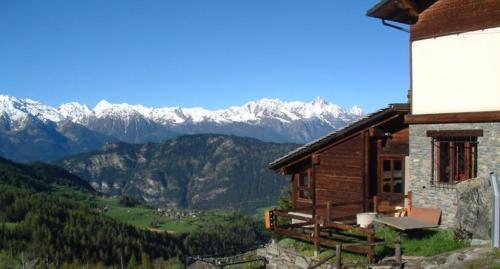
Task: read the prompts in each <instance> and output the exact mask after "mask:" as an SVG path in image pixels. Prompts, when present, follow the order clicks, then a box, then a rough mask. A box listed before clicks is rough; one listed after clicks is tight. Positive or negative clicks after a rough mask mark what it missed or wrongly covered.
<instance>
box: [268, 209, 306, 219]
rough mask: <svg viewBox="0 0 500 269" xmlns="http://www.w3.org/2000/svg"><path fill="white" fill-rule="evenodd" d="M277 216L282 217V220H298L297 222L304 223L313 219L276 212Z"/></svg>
mask: <svg viewBox="0 0 500 269" xmlns="http://www.w3.org/2000/svg"><path fill="white" fill-rule="evenodd" d="M274 215H275V216H278V217H282V218H287V219H296V220H303V221H311V220H312V218H309V217H304V216H299V215H294V214H290V213H284V212H279V211H275V212H274Z"/></svg>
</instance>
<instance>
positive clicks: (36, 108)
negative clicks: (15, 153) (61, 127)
mask: <svg viewBox="0 0 500 269" xmlns="http://www.w3.org/2000/svg"><path fill="white" fill-rule="evenodd" d="M0 115H2V116H3V117H6V118H7V119H8V120H9V121H10V122H9V123H10V126H11V127H12V128H13V129H21V128H23V127H24V125H23V124H24V122H25V121H26V120H27V119H28V118H29V117H30V116H31V117H33V118H35V119H38V120H40V121H42V122H44V123H48V122H49V121H52V122H58V121H60V120H61V114H60V112H59V111H58V110H57V109H55V108H53V107H50V106H46V105H43V104H41V103H39V102H36V101H33V100H30V99H19V98H17V97H14V96H7V95H0Z"/></svg>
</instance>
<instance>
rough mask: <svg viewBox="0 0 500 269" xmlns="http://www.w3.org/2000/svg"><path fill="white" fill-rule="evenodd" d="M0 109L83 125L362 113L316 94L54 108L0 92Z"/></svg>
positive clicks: (13, 115)
mask: <svg viewBox="0 0 500 269" xmlns="http://www.w3.org/2000/svg"><path fill="white" fill-rule="evenodd" d="M0 112H1V113H2V114H3V115H4V116H7V117H8V118H10V119H11V122H12V123H16V122H18V121H20V120H23V119H25V118H26V117H28V116H33V117H36V118H37V119H39V120H41V121H43V122H47V121H52V122H56V123H57V122H60V121H64V120H69V121H71V122H74V123H78V124H82V125H87V124H88V123H89V121H90V120H91V119H92V118H107V117H109V118H119V119H124V120H127V119H130V118H133V117H134V116H141V117H143V118H144V119H147V120H150V121H153V122H156V123H160V124H162V125H180V124H186V123H201V122H213V123H218V124H228V123H236V122H238V123H252V124H259V122H260V121H262V120H266V119H276V120H279V121H280V122H283V123H291V122H293V121H297V120H306V119H315V118H316V119H319V120H321V121H323V122H325V123H327V124H329V125H330V126H332V127H334V128H335V127H336V124H337V122H338V119H341V120H346V121H349V120H351V119H352V118H353V117H354V118H355V117H359V116H361V115H363V111H362V109H361V108H360V107H358V106H354V107H352V108H351V109H349V110H346V109H343V108H341V107H340V106H338V105H336V104H333V103H329V102H327V101H325V100H324V99H322V98H320V97H317V98H316V99H315V100H313V101H312V102H310V103H305V102H298V101H295V102H283V101H280V100H278V99H268V98H264V99H260V100H257V101H252V102H248V103H246V104H244V105H243V106H232V107H229V108H227V109H223V110H207V109H204V108H200V107H196V108H181V107H162V108H149V107H145V106H142V105H129V104H126V103H122V104H111V103H109V102H108V101H106V100H102V101H100V102H99V103H98V104H97V105H96V106H95V107H94V108H93V109H90V108H89V107H87V106H86V105H84V104H80V103H77V102H71V103H66V104H62V105H61V106H59V107H57V108H55V107H51V106H47V105H44V104H41V103H40V102H37V101H33V100H30V99H20V98H16V97H13V96H7V95H0Z"/></svg>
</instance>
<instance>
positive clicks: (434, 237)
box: [278, 227, 500, 269]
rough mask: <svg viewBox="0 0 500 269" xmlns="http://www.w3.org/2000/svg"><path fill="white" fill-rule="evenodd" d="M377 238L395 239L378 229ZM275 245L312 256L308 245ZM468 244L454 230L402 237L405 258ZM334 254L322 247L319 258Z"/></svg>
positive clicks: (382, 251)
mask: <svg viewBox="0 0 500 269" xmlns="http://www.w3.org/2000/svg"><path fill="white" fill-rule="evenodd" d="M376 237H377V238H378V239H384V240H386V241H389V242H393V241H394V239H395V238H396V232H395V231H394V230H393V229H391V228H388V227H384V228H379V229H377V230H376ZM278 244H279V245H280V246H283V247H286V248H289V249H293V250H295V251H297V252H298V253H301V254H302V255H304V256H313V255H314V246H313V245H312V244H311V243H310V242H304V241H301V240H296V239H290V238H284V239H282V240H280V241H279V243H278ZM469 245H470V243H469V241H466V240H456V239H455V235H454V232H453V230H441V229H432V230H422V231H419V232H414V233H410V234H408V235H407V236H404V237H403V238H402V247H403V255H406V256H434V255H438V254H441V253H445V252H449V251H453V250H457V249H462V248H466V247H469ZM334 254H335V249H331V248H325V247H322V248H321V253H320V257H319V258H320V259H324V258H326V257H328V256H331V255H334ZM375 255H376V257H377V259H378V260H380V259H382V258H384V257H388V256H394V245H393V244H392V245H391V244H389V245H387V246H377V247H375ZM499 255H500V252H499ZM342 260H343V261H344V262H346V263H362V262H366V256H365V255H359V254H355V253H350V252H346V251H343V252H342ZM334 261H335V258H332V259H331V260H330V262H334ZM499 269H500V268H499Z"/></svg>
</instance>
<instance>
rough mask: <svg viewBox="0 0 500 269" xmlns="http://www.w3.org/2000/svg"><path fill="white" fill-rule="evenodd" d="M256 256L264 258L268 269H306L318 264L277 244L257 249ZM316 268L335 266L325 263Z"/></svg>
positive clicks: (314, 259)
mask: <svg viewBox="0 0 500 269" xmlns="http://www.w3.org/2000/svg"><path fill="white" fill-rule="evenodd" d="M257 255H258V256H260V257H264V258H266V260H267V262H268V264H267V265H266V268H268V269H307V268H308V267H309V266H310V265H313V264H316V263H317V262H319V260H318V259H316V258H313V257H307V256H304V255H301V254H299V253H297V252H296V251H293V250H291V249H288V248H285V247H282V246H280V245H279V244H278V243H270V244H268V245H266V247H265V248H262V249H258V250H257ZM318 268H319V269H333V268H335V265H333V264H331V263H328V262H327V263H325V264H323V265H321V266H320V267H318Z"/></svg>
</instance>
